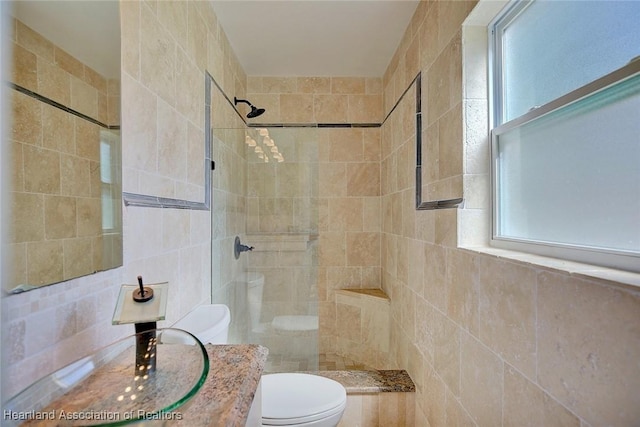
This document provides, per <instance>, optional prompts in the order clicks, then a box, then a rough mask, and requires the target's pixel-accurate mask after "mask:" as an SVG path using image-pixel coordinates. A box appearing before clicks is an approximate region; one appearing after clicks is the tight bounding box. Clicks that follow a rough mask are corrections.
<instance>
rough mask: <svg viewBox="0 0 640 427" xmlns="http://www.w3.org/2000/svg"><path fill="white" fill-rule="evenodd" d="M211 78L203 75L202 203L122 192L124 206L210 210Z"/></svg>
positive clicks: (211, 163)
mask: <svg viewBox="0 0 640 427" xmlns="http://www.w3.org/2000/svg"><path fill="white" fill-rule="evenodd" d="M212 81H213V77H212V76H211V74H209V72H208V71H205V73H204V91H205V95H204V100H205V102H204V129H205V137H204V201H203V202H195V201H192V200H184V199H172V198H168V197H158V196H150V195H147V194H138V193H128V192H124V191H123V192H122V200H123V202H124V205H125V206H139V207H146V208H164V209H191V210H204V211H206V210H209V209H210V208H211V170H212V169H213V168H214V163H213V160H212V159H211V140H212V135H211V132H212V129H211V82H212Z"/></svg>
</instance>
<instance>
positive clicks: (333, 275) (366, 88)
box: [247, 76, 384, 364]
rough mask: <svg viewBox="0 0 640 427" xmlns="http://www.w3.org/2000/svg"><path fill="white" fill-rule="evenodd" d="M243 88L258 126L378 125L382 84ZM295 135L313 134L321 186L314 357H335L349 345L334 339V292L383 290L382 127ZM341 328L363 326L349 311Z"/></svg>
mask: <svg viewBox="0 0 640 427" xmlns="http://www.w3.org/2000/svg"><path fill="white" fill-rule="evenodd" d="M247 81H248V83H247V90H248V94H247V97H248V98H249V99H250V100H251V102H253V103H254V104H256V105H258V106H260V107H264V108H266V109H267V112H266V113H265V114H264V118H262V116H261V117H260V118H259V120H260V122H264V123H285V124H305V123H306V124H309V123H322V124H327V123H329V124H367V123H380V122H381V121H382V120H383V115H382V86H381V83H382V81H381V79H378V78H365V77H282V78H277V77H253V76H250V77H248V79H247ZM256 120H258V119H255V120H254V121H256ZM296 131H297V130H291V132H296ZM300 131H302V132H311V133H312V134H313V138H312V140H310V142H313V143H315V144H317V162H318V163H317V176H316V177H314V178H313V179H314V180H317V181H316V182H317V183H318V193H317V194H318V198H317V200H316V204H317V210H318V212H317V221H318V223H317V232H318V243H317V245H318V246H317V248H318V249H317V250H318V273H317V283H318V301H319V307H318V311H319V317H320V331H319V332H320V348H319V350H320V352H321V353H335V352H337V351H338V348H339V346H341V345H342V346H345V345H349V344H350V343H349V342H348V341H344V340H340V339H339V338H338V335H337V334H336V328H339V325H338V324H337V322H336V317H337V313H336V296H335V290H336V289H343V288H370V287H374V288H377V287H380V283H381V277H380V271H381V270H380V244H381V243H380V227H381V222H380V197H379V195H380V164H379V162H380V156H381V154H380V128H377V127H371V128H369V127H345V128H316V129H313V130H309V129H303V130H300ZM283 153H284V156H285V158H286V157H287V154H286V152H283ZM307 191H312V189H310V190H307ZM250 212H251V211H250ZM343 321H345V322H361V321H362V319H361V316H360V313H356V312H354V313H350V316H348V318H345V319H343ZM372 362H379V363H380V364H383V363H384V361H382V360H374V361H372Z"/></svg>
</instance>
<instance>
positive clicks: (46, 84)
mask: <svg viewBox="0 0 640 427" xmlns="http://www.w3.org/2000/svg"><path fill="white" fill-rule="evenodd" d="M38 93H39V94H40V95H42V96H44V97H47V98H49V99H52V100H54V101H56V102H58V103H60V104H62V105H67V106H68V105H70V103H71V76H70V75H69V74H68V73H67V72H65V71H64V70H62V69H60V68H58V67H56V66H55V65H54V64H53V63H51V62H48V61H46V60H43V59H41V58H38Z"/></svg>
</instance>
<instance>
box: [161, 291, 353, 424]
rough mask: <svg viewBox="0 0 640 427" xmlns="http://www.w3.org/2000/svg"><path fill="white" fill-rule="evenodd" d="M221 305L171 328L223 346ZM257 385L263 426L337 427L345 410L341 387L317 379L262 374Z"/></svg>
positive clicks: (224, 317) (226, 313)
mask: <svg viewBox="0 0 640 427" xmlns="http://www.w3.org/2000/svg"><path fill="white" fill-rule="evenodd" d="M263 283H264V279H263ZM250 304H251V302H250ZM221 305H222V304H212V305H209V306H206V305H205V306H200V307H198V308H196V309H195V310H193V311H192V312H191V313H189V314H187V315H186V316H185V317H184V318H182V319H181V320H179V321H178V322H177V323H176V324H174V325H173V326H172V328H178V329H184V330H185V331H187V332H190V333H191V334H193V335H195V336H196V338H198V340H200V342H202V343H203V344H225V343H226V340H227V336H228V331H229V321H230V315H229V309H228V307H226V306H224V308H226V310H224V309H221V307H220V306H221ZM211 306H215V309H212V308H211ZM207 307H209V308H207ZM258 319H259V318H258ZM308 326H309V325H308V324H307V327H308ZM260 383H261V390H260V391H259V392H258V393H256V397H258V396H260V395H261V396H262V400H261V402H260V404H261V405H260V406H261V407H262V419H261V425H262V426H289V427H336V426H337V425H338V423H339V422H340V419H341V418H342V415H343V413H344V410H345V408H346V406H347V392H346V390H345V388H344V387H343V386H342V384H340V383H339V382H337V381H334V380H332V379H329V378H324V377H321V376H318V375H312V374H303V373H275V374H264V375H263V376H262V380H261V381H260Z"/></svg>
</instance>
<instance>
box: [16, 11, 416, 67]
mask: <svg viewBox="0 0 640 427" xmlns="http://www.w3.org/2000/svg"><path fill="white" fill-rule="evenodd" d="M212 3H213V7H214V9H215V11H216V14H217V16H218V20H219V22H220V25H221V26H222V28H223V29H224V31H225V33H226V34H227V37H228V39H229V41H230V43H231V46H232V48H233V50H234V52H235V53H236V55H237V57H238V59H239V61H240V63H241V65H242V67H243V68H244V70H245V72H246V73H247V75H249V76H318V77H322V76H327V77H328V76H334V77H337V76H360V77H381V76H382V75H383V74H384V72H385V70H386V68H387V66H388V64H389V61H390V60H391V57H392V56H393V54H394V53H395V51H396V49H397V47H398V44H399V43H400V40H401V38H402V36H403V34H404V31H405V29H406V28H407V25H408V24H409V21H410V20H411V17H412V16H413V13H414V11H415V9H416V6H417V5H418V3H419V1H418V0H283V1H274V0H212ZM14 14H15V15H16V17H18V19H20V20H21V21H23V22H24V23H25V24H27V25H28V26H30V27H32V28H34V29H36V31H38V32H39V33H41V34H42V35H44V36H45V37H47V38H48V39H50V40H51V41H53V42H54V43H56V44H57V45H59V46H61V47H63V49H65V50H67V51H68V52H69V53H70V54H72V55H73V56H75V57H76V58H78V59H80V60H81V61H83V62H84V63H85V64H87V65H89V66H90V67H92V68H94V69H95V70H96V71H98V72H99V73H101V74H102V75H104V76H106V77H117V76H118V75H119V66H120V63H119V60H118V59H117V58H119V55H120V40H119V37H114V36H113V35H114V34H117V31H118V32H119V30H118V24H119V12H118V1H114V0H109V1H96V0H93V1H68V0H58V1H55V0H49V1H24V0H22V1H16V2H14Z"/></svg>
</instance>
